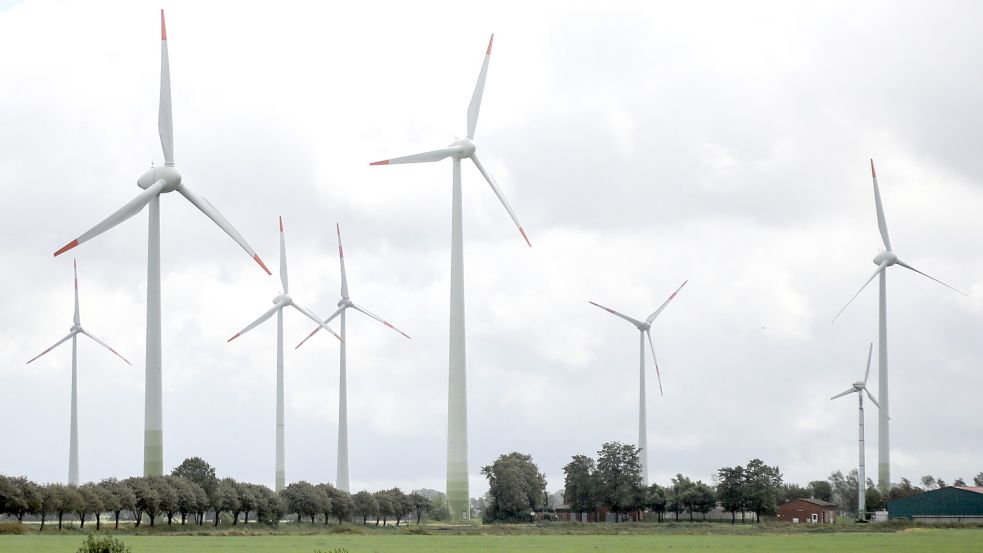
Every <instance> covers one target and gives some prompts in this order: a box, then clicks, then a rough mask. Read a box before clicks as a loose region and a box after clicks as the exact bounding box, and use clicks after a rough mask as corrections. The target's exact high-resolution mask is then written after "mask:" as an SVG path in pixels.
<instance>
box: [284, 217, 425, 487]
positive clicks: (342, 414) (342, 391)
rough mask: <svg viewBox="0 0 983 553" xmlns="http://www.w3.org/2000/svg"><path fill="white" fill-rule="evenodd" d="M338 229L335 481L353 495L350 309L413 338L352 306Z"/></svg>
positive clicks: (358, 307) (339, 227)
mask: <svg viewBox="0 0 983 553" xmlns="http://www.w3.org/2000/svg"><path fill="white" fill-rule="evenodd" d="M335 229H336V230H337V231H338V259H339V260H340V262H341V299H340V300H338V309H337V310H335V312H334V313H332V314H331V316H330V317H328V318H327V319H325V321H324V324H328V323H330V322H331V321H332V320H334V318H335V317H341V319H340V320H341V356H340V364H341V370H340V371H339V377H338V378H339V383H338V468H337V470H338V472H337V476H336V478H335V485H336V486H338V489H339V490H344V491H346V492H347V491H349V487H350V481H349V472H348V367H347V360H348V356H347V351H346V350H347V349H348V342H347V337H348V336H347V334H345V328H346V327H345V311H346V310H347V309H348V308H349V307H350V308H352V309H354V310H355V311H360V312H361V313H364V314H365V315H367V316H369V317H371V318H373V319H375V320H377V321H379V322H380V323H382V324H384V325H386V326H388V327H389V328H391V329H393V330H395V331H396V332H398V333H400V334H402V335H403V336H406V337H407V338H409V335H408V334H406V333H405V332H403V331H402V330H400V329H398V328H396V327H395V326H393V325H392V324H390V323H389V322H388V321H386V320H384V319H382V318H380V317H378V316H376V315H373V314H372V313H369V311H368V310H367V309H365V308H364V307H361V306H358V305H355V304H354V303H352V300H351V297H350V296H349V295H348V276H347V275H346V274H345V250H344V249H343V248H342V247H341V225H338V224H335ZM319 330H321V327H320V326H318V327H315V328H314V330H313V331H311V333H310V334H308V335H307V338H304V339H303V340H301V342H300V343H299V344H297V347H295V348H294V349H297V348H299V347H300V346H302V345H304V342H306V341H307V340H308V339H310V337H311V336H314V335H315V334H317V331H319Z"/></svg>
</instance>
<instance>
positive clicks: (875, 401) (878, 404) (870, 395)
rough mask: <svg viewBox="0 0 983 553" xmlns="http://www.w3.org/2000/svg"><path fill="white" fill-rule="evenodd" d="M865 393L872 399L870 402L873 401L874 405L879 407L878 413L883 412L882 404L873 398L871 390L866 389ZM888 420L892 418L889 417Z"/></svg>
mask: <svg viewBox="0 0 983 553" xmlns="http://www.w3.org/2000/svg"><path fill="white" fill-rule="evenodd" d="M864 391H865V392H867V397H868V398H870V401H872V402H873V403H874V405H876V406H877V410H878V411H881V410H882V409H881V404H880V403H877V400H876V399H874V396H873V394H871V393H870V390H868V389H867V388H864ZM885 414H886V413H885ZM887 418H891V417H890V415H888V417H887Z"/></svg>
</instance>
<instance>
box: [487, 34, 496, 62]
mask: <svg viewBox="0 0 983 553" xmlns="http://www.w3.org/2000/svg"><path fill="white" fill-rule="evenodd" d="M494 41H495V33H492V36H491V38H489V39H488V50H486V51H485V55H486V56H490V55H491V47H492V42H494Z"/></svg>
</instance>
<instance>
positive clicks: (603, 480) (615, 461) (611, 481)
mask: <svg viewBox="0 0 983 553" xmlns="http://www.w3.org/2000/svg"><path fill="white" fill-rule="evenodd" d="M640 452H641V449H639V448H637V447H635V446H634V445H632V444H623V443H620V442H608V443H605V444H604V445H602V446H601V450H600V451H598V452H597V471H596V475H597V480H596V482H597V490H598V493H597V499H598V502H599V503H600V504H602V505H605V506H607V508H608V509H610V510H611V511H613V512H614V513H616V514H618V515H622V514H624V513H628V512H630V511H634V510H636V509H639V508H641V506H642V504H643V503H644V494H643V491H642V461H641V458H640V457H639V453H640Z"/></svg>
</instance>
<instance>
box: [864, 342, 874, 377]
mask: <svg viewBox="0 0 983 553" xmlns="http://www.w3.org/2000/svg"><path fill="white" fill-rule="evenodd" d="M873 355H874V342H871V343H870V349H868V350H867V372H865V373H864V386H866V385H867V379H868V378H870V358H871V357H873Z"/></svg>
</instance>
